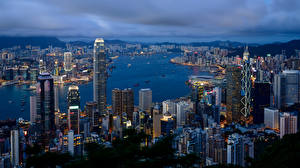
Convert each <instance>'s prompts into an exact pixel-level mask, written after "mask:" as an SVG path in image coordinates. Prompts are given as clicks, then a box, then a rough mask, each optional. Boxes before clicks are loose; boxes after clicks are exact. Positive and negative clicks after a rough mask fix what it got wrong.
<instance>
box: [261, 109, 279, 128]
mask: <svg viewBox="0 0 300 168" xmlns="http://www.w3.org/2000/svg"><path fill="white" fill-rule="evenodd" d="M264 124H265V127H269V128H272V129H279V110H278V109H275V108H273V107H268V108H264Z"/></svg>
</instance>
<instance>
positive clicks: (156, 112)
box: [153, 105, 163, 138]
mask: <svg viewBox="0 0 300 168" xmlns="http://www.w3.org/2000/svg"><path fill="white" fill-rule="evenodd" d="M162 117H163V114H162V113H161V108H160V106H159V105H155V106H154V109H153V138H157V137H159V136H160V135H161V121H160V119H161V118H162Z"/></svg>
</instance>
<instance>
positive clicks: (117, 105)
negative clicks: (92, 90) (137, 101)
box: [112, 88, 134, 120]
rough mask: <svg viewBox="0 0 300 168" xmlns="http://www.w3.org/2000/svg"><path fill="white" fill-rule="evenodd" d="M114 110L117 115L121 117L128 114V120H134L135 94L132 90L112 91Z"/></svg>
mask: <svg viewBox="0 0 300 168" xmlns="http://www.w3.org/2000/svg"><path fill="white" fill-rule="evenodd" d="M112 109H113V113H114V114H115V115H119V116H121V114H122V113H126V114H127V116H128V119H130V120H132V116H133V111H134V94H133V90H132V89H131V88H127V89H124V90H120V89H114V90H112Z"/></svg>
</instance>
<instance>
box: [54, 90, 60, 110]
mask: <svg viewBox="0 0 300 168" xmlns="http://www.w3.org/2000/svg"><path fill="white" fill-rule="evenodd" d="M54 110H55V111H56V112H59V94H58V86H54Z"/></svg>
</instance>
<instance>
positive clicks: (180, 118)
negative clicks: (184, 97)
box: [176, 101, 189, 128]
mask: <svg viewBox="0 0 300 168" xmlns="http://www.w3.org/2000/svg"><path fill="white" fill-rule="evenodd" d="M176 106H177V110H176V111H177V114H176V122H177V128H178V127H181V126H184V125H185V123H186V122H185V121H186V116H187V114H186V113H187V112H188V108H189V104H188V103H187V102H185V101H181V102H178V103H177V105H176Z"/></svg>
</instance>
